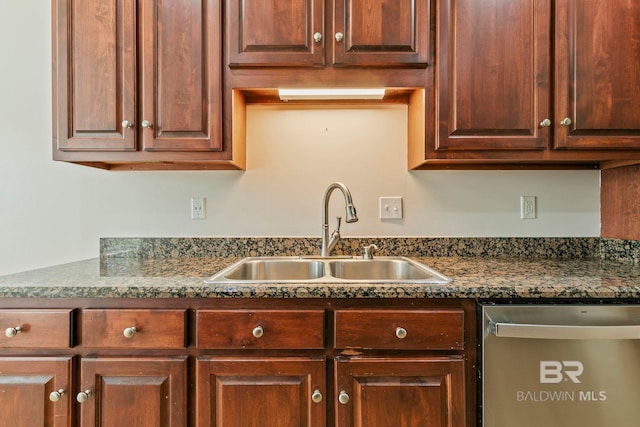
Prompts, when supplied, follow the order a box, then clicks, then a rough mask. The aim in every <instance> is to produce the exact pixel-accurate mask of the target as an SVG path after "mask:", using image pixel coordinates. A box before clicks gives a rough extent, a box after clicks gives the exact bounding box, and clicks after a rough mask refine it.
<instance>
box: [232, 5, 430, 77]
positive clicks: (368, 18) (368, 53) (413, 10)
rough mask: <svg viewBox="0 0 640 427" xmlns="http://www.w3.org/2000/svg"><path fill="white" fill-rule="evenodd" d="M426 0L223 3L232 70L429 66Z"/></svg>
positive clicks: (428, 15) (428, 20)
mask: <svg viewBox="0 0 640 427" xmlns="http://www.w3.org/2000/svg"><path fill="white" fill-rule="evenodd" d="M429 4H430V2H429V0H333V1H330V0H327V1H326V3H325V1H324V0H244V1H243V0H227V9H226V10H227V26H226V28H227V49H228V63H229V65H230V66H231V67H241V66H284V67H310V66H324V65H325V64H326V63H327V62H330V63H331V64H332V65H335V66H395V67H405V66H410V67H426V66H427V63H428V62H429V31H430V28H429V24H430V16H431V15H430V12H429Z"/></svg>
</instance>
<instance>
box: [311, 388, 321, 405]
mask: <svg viewBox="0 0 640 427" xmlns="http://www.w3.org/2000/svg"><path fill="white" fill-rule="evenodd" d="M311 400H312V401H313V403H320V402H322V393H320V390H314V391H313V394H312V395H311Z"/></svg>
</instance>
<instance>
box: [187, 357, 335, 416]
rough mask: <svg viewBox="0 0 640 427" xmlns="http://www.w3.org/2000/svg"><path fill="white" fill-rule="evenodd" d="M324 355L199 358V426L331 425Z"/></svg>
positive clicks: (197, 408) (197, 372) (197, 411)
mask: <svg viewBox="0 0 640 427" xmlns="http://www.w3.org/2000/svg"><path fill="white" fill-rule="evenodd" d="M325 394H326V386H325V361H324V358H315V359H314V358H298V357H285V358H280V357H267V358H243V357H234V358H216V357H209V358H198V361H197V362H196V396H197V397H196V402H197V403H196V416H197V422H196V425H197V426H215V427H323V426H325V413H326V409H325V405H326V399H325Z"/></svg>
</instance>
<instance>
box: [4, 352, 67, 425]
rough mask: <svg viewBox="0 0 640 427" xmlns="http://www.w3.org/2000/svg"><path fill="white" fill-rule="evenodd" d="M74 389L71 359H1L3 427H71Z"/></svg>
mask: <svg viewBox="0 0 640 427" xmlns="http://www.w3.org/2000/svg"><path fill="white" fill-rule="evenodd" d="M71 386H72V383H71V358H70V357H58V358H56V357H2V358H0V426H3V427H5V426H6V427H10V426H11V427H13V426H20V427H44V426H52V427H70V426H71V402H72V401H73V396H70V388H71ZM60 390H62V391H63V392H60V398H59V399H58V400H57V401H56V402H54V401H53V400H56V397H53V399H50V397H49V396H50V394H51V393H54V392H58V391H60Z"/></svg>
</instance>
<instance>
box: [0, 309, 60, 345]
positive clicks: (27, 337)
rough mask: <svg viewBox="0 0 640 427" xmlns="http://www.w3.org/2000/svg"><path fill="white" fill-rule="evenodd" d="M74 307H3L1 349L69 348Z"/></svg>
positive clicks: (1, 315) (0, 320)
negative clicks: (47, 308) (33, 308)
mask: <svg viewBox="0 0 640 427" xmlns="http://www.w3.org/2000/svg"><path fill="white" fill-rule="evenodd" d="M71 320H72V310H70V309H69V310H67V309H55V310H0V329H2V331H3V333H2V334H0V348H11V347H14V348H15V347H17V348H65V347H66V348H68V347H70V346H71V341H72V337H71Z"/></svg>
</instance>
